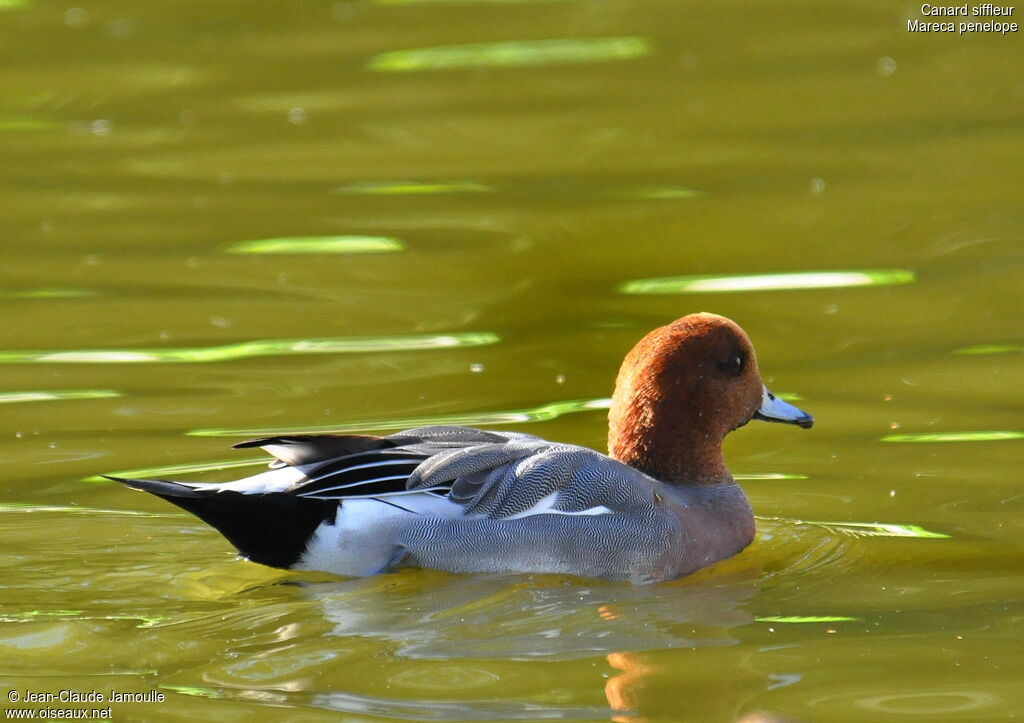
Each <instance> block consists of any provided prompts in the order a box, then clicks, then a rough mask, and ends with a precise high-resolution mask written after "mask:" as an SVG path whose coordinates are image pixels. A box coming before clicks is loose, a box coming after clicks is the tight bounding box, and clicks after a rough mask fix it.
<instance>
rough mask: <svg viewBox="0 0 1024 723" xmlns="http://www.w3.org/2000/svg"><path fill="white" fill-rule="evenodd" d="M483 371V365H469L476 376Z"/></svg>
mask: <svg viewBox="0 0 1024 723" xmlns="http://www.w3.org/2000/svg"><path fill="white" fill-rule="evenodd" d="M483 370H484V365H483V364H470V365H469V371H471V372H473V373H474V374H479V373H480V372H482V371H483Z"/></svg>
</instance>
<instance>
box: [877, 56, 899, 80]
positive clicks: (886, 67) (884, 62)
mask: <svg viewBox="0 0 1024 723" xmlns="http://www.w3.org/2000/svg"><path fill="white" fill-rule="evenodd" d="M875 71H876V72H877V73H878V74H879V75H880V76H882V77H883V78H889V77H891V76H892V74H893V73H895V72H896V61H895V60H893V59H892V58H890V57H889V56H888V55H886V56H884V57H881V58H879V59H878V62H877V63H875Z"/></svg>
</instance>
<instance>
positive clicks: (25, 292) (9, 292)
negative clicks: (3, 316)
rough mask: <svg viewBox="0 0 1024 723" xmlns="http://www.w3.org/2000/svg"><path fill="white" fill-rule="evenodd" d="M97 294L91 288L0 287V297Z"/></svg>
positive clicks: (56, 297) (45, 297) (63, 296)
mask: <svg viewBox="0 0 1024 723" xmlns="http://www.w3.org/2000/svg"><path fill="white" fill-rule="evenodd" d="M98 294H99V292H98V291H93V290H92V289H57V288H50V289H0V299H80V298H83V297H87V296H97V295H98Z"/></svg>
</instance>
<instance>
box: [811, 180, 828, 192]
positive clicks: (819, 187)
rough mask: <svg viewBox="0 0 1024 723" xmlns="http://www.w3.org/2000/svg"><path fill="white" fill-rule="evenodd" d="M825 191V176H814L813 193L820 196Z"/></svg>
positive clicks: (812, 182) (812, 181)
mask: <svg viewBox="0 0 1024 723" xmlns="http://www.w3.org/2000/svg"><path fill="white" fill-rule="evenodd" d="M824 192H825V179H824V178H812V179H811V193H813V194H814V195H815V196H820V195H821V194H823V193H824Z"/></svg>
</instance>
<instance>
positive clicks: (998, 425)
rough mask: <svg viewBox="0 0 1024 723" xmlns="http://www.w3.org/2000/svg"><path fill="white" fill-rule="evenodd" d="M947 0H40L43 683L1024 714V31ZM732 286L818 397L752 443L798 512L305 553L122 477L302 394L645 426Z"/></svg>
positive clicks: (756, 459) (439, 716)
mask: <svg viewBox="0 0 1024 723" xmlns="http://www.w3.org/2000/svg"><path fill="white" fill-rule="evenodd" d="M908 17H913V18H918V19H920V16H919V14H918V9H917V8H916V7H913V6H911V5H906V6H904V5H900V4H893V3H890V2H882V1H881V0H875V1H873V2H871V1H869V2H853V1H852V0H837V1H836V2H831V3H824V4H822V3H818V4H812V3H789V4H785V3H754V2H740V3H732V4H721V3H717V4H716V3H711V4H709V3H693V2H687V1H682V0H671V1H670V0H634V1H633V2H629V1H627V0H546V1H543V0H538V1H536V2H526V1H522V2H515V1H497V0H491V1H488V2H484V1H480V0H477V1H476V2H469V1H464V2H456V1H454V0H453V1H452V2H441V1H434V2H428V1H427V0H418V1H413V0H377V1H376V2H335V3H331V2H310V1H306V0H292V1H290V2H280V1H277V0H268V1H266V2H258V3H241V2H231V1H225V2H218V3H210V2H180V1H179V2H167V1H166V0H156V1H153V2H146V3H127V2H119V1H118V0H96V1H95V2H90V3H87V4H82V5H81V6H79V7H69V6H68V5H60V4H54V3H52V2H49V1H48V0H6V1H3V0H0V34H2V37H3V42H2V43H0V56H2V58H3V61H4V62H3V63H0V162H2V167H3V169H4V170H3V173H2V174H0V209H2V212H0V213H2V219H3V233H2V236H0V239H2V240H0V320H2V321H0V328H2V341H0V409H2V411H3V416H2V422H0V459H2V460H3V472H2V476H0V536H2V537H0V539H2V540H3V546H2V548H0V561H2V565H3V579H2V582H0V689H2V691H3V692H2V693H0V700H3V701H4V702H3V705H5V706H9V707H12V708H13V707H15V704H13V703H11V702H10V700H11V698H9V697H5V694H7V693H9V692H10V691H15V692H17V693H18V694H19V695H22V694H24V693H25V692H26V691H28V692H34V693H45V692H56V691H60V690H71V691H75V692H77V693H80V694H85V693H88V692H89V691H93V690H96V691H99V692H101V693H103V694H104V695H106V696H109V693H110V691H111V690H114V691H118V692H121V693H136V694H147V693H151V692H153V691H157V692H159V693H161V694H162V695H163V696H164V700H163V701H162V702H137V703H112V704H102V705H92V704H73V705H71V706H70V707H78V708H81V707H90V706H91V707H106V705H110V707H111V708H112V712H113V716H114V718H115V719H117V720H126V719H130V720H172V719H189V720H210V719H214V718H216V719H218V720H224V721H234V720H239V721H240V720H250V719H252V718H253V717H256V716H258V717H259V718H260V719H267V720H289V721H290V720H301V721H319V720H339V719H341V720H346V721H370V720H393V719H403V720H404V719H409V720H497V719H502V720H504V719H514V720H553V719H554V720H558V719H566V720H595V721H600V720H618V721H627V720H637V721H644V720H652V721H653V720H662V721H676V720H700V721H732V720H734V719H736V718H738V717H741V716H744V715H747V714H750V713H753V712H756V711H767V712H769V713H772V714H775V715H779V716H784V717H789V718H793V719H798V720H838V721H876V720H927V721H932V720H956V721H962V720H979V721H989V720H995V719H1001V718H1008V717H1011V716H1013V715H1014V714H1019V713H1020V712H1021V711H1022V710H1024V689H1022V688H1021V685H1020V680H1021V677H1022V675H1024V656H1022V652H1024V646H1022V643H1021V640H1022V633H1024V630H1022V627H1024V622H1022V621H1024V576H1022V572H1021V571H1022V562H1024V547H1022V544H1021V539H1022V533H1024V522H1022V520H1024V492H1022V480H1021V474H1020V459H1021V453H1022V451H1024V419H1022V414H1021V409H1022V405H1024V391H1022V390H1024V359H1022V349H1024V338H1022V335H1021V310H1022V308H1024V306H1022V304H1024V298H1022V284H1021V279H1022V278H1024V277H1022V272H1024V243H1022V240H1024V236H1022V231H1021V229H1022V228H1024V201H1022V195H1021V188H1022V181H1024V176H1022V174H1021V171H1020V168H1021V158H1022V157H1024V134H1022V129H1024V124H1022V120H1024V83H1022V80H1021V78H1022V77H1024V75H1022V70H1024V53H1022V52H1021V51H1022V45H1021V36H1020V34H1019V33H1018V34H1012V33H1011V34H1008V35H1004V36H1000V35H992V34H972V35H963V36H958V35H956V34H951V35H950V34H927V35H926V34H908V33H907V32H906V25H907V18H908ZM1018 20H1019V18H1018ZM699 310H708V311H715V312H718V313H721V314H725V315H728V316H730V317H733V318H734V319H736V320H737V321H738V322H739V323H741V324H742V325H743V326H744V327H745V328H746V329H747V331H748V332H749V334H750V335H751V337H752V338H753V341H754V343H755V345H756V347H757V349H758V354H759V359H760V365H761V367H762V370H763V372H764V376H765V380H766V381H767V382H768V383H769V384H770V385H771V387H772V388H773V389H774V390H775V391H777V392H781V393H783V394H784V395H790V396H788V397H787V398H791V399H798V400H799V402H798V403H799V405H800V406H801V407H802V408H805V409H807V410H808V411H810V412H811V413H813V414H814V415H815V417H816V418H817V420H818V424H817V425H816V426H815V428H814V429H813V430H812V431H810V432H803V431H800V430H796V429H793V428H788V427H780V426H779V425H756V424H751V425H749V426H748V427H745V428H744V429H743V430H741V431H740V432H738V433H736V434H735V435H733V436H732V437H730V438H729V440H728V442H727V448H726V454H727V461H728V463H729V466H730V468H731V469H732V471H733V472H734V473H735V474H736V476H737V477H738V478H739V479H741V480H743V484H744V486H745V488H746V489H747V491H748V494H749V496H750V498H751V501H752V503H753V506H754V508H755V510H756V512H757V514H758V516H759V535H758V539H757V541H756V542H755V544H754V545H753V546H752V547H751V548H750V549H748V550H747V551H745V552H743V553H742V554H741V555H739V556H738V557H736V558H734V559H733V560H730V561H727V562H725V563H722V564H719V565H717V566H715V567H714V568H712V569H710V570H708V571H705V572H702V573H699V574H698V575H696V576H694V577H692V578H689V579H685V580H682V581H678V582H675V583H670V584H664V585H657V586H649V587H630V586H626V585H617V584H608V583H600V582H591V581H586V580H578V579H569V578H565V579H563V578H557V577H551V576H520V577H489V576H476V577H459V576H452V575H447V574H443V573H437V572H431V571H405V572H402V573H400V574H394V575H383V576H378V577H375V578H371V579H365V580H338V579H332V578H326V577H324V578H320V577H317V578H311V577H298V576H295V575H291V574H289V573H284V572H280V571H275V570H270V569H267V568H261V567H259V566H256V565H253V564H250V563H246V562H242V561H238V560H236V559H235V557H234V555H233V554H232V551H231V549H230V548H229V546H228V545H227V543H225V542H224V541H223V540H222V539H221V538H220V537H219V536H218V535H217V534H216V533H214V532H212V531H211V530H210V529H208V528H207V527H205V526H204V525H203V524H201V523H199V522H197V521H196V520H194V519H192V518H190V517H187V516H184V515H183V514H180V513H178V512H177V511H176V510H175V508H173V507H171V506H170V505H167V504H165V503H162V502H161V501H159V500H157V499H154V498H150V497H147V496H144V495H142V494H138V493H133V492H131V491H129V490H125V489H121V488H119V487H117V486H115V485H113V484H110V483H106V482H102V481H97V480H96V475H99V474H103V473H109V472H115V471H122V470H150V471H151V472H153V471H154V470H156V471H157V472H158V473H167V474H172V473H173V474H192V475H193V478H197V479H226V478H229V477H230V476H231V475H232V474H239V473H244V472H247V471H249V470H252V469H255V467H251V466H247V465H251V464H253V462H254V460H255V457H254V456H253V455H252V454H251V453H246V452H244V451H240V452H237V453H234V454H233V453H231V452H230V450H228V449H227V447H228V446H229V445H230V444H231V443H232V442H233V441H238V440H239V439H240V438H242V437H245V436H246V435H250V434H259V433H261V432H262V431H263V430H273V431H294V430H300V429H337V430H355V429H358V430H366V431H374V430H393V429H396V428H401V427H403V426H411V425H413V424H422V423H429V422H431V421H434V420H447V421H455V422H457V423H468V424H480V425H492V426H495V427H497V428H505V429H515V430H521V431H529V432H531V433H535V434H540V435H543V436H545V437H548V438H551V439H556V440H562V441H567V442H572V443H578V444H585V445H589V446H594V447H597V448H603V444H604V438H605V411H604V409H605V407H606V404H607V403H606V401H605V400H606V399H607V397H608V396H609V395H610V392H611V384H612V381H613V379H614V375H615V371H616V369H617V367H618V364H619V362H620V360H621V358H622V356H623V354H624V353H625V352H626V351H627V350H628V349H629V347H630V346H631V345H632V344H633V343H634V342H635V341H636V340H637V339H638V338H639V337H640V336H642V335H643V334H644V333H645V332H646V331H648V330H649V329H651V328H653V327H654V326H657V325H660V324H662V323H665V322H667V321H669V320H671V319H674V318H676V317H678V316H681V315H683V314H685V313H688V312H692V311H699ZM230 465H234V466H235V468H233V469H232V468H226V467H228V466H230ZM240 465H243V466H245V467H244V468H243V467H241V466H240ZM218 467H225V469H221V470H220V471H217V470H216V468H218ZM165 468H171V470H172V471H167V470H166V469H165ZM36 707H38V706H36ZM50 707H68V706H61V705H60V704H51V705H50Z"/></svg>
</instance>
